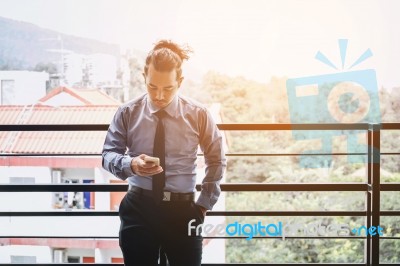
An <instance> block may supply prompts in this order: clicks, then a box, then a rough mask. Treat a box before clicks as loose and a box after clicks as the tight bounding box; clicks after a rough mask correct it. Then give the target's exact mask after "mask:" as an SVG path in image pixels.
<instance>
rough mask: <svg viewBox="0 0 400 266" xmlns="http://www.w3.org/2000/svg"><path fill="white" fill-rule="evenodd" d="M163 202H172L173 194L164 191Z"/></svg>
mask: <svg viewBox="0 0 400 266" xmlns="http://www.w3.org/2000/svg"><path fill="white" fill-rule="evenodd" d="M163 201H171V192H169V191H164V196H163Z"/></svg>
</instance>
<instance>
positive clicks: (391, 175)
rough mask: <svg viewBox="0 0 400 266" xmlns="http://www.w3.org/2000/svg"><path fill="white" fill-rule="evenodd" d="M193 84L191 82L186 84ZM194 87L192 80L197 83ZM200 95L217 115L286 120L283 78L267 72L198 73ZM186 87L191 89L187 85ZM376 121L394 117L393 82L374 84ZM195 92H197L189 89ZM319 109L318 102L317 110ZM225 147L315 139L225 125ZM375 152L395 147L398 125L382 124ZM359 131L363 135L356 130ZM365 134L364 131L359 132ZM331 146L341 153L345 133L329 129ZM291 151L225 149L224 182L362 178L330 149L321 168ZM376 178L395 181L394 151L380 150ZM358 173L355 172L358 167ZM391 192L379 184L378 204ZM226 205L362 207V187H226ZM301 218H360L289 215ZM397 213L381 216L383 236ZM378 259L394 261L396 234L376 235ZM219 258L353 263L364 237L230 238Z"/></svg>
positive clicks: (393, 227) (290, 147) (386, 202)
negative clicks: (264, 80) (305, 164)
mask: <svg viewBox="0 0 400 266" xmlns="http://www.w3.org/2000/svg"><path fill="white" fill-rule="evenodd" d="M193 87H194V86H193ZM196 90H198V88H197V87H196ZM200 90H201V92H202V95H206V97H203V99H201V100H203V101H204V99H208V102H209V101H212V102H220V103H221V104H222V106H221V108H222V110H221V111H222V115H223V122H224V123H290V117H289V111H288V110H289V108H288V100H287V94H286V78H272V79H271V81H270V82H269V83H268V84H261V83H257V82H253V81H250V80H246V79H244V78H243V77H228V76H226V75H221V74H219V73H216V72H209V73H207V74H206V75H205V76H204V79H203V83H202V84H201V86H200ZM189 91H190V89H189ZM379 94H380V95H379V97H380V109H381V115H382V121H383V122H400V88H394V89H392V90H391V91H388V90H385V89H383V88H382V89H381V90H380V92H379ZM192 96H196V95H192ZM316 112H318V110H316ZM225 134H226V136H227V139H228V144H229V153H245V154H249V153H250V154H257V153H269V154H274V153H275V154H276V153H301V152H302V151H306V150H308V149H312V148H310V147H314V146H315V145H319V144H318V140H317V141H314V140H307V141H295V140H293V137H292V136H291V133H290V132H285V131H269V132H262V131H256V132H247V131H246V132H244V131H236V132H225ZM381 136H382V140H383V141H382V143H381V150H382V152H398V151H399V150H400V147H399V144H398V140H399V139H400V132H398V131H384V132H382V135H381ZM361 137H362V136H361ZM364 138H366V136H364ZM332 145H333V151H334V152H343V153H346V150H347V145H346V139H345V138H343V137H335V139H334V140H333V144H332ZM298 162H299V161H298V157H297V156H291V157H281V156H267V157H262V156H231V157H229V161H228V168H227V172H226V180H227V181H226V182H229V183H326V182H330V183H335V182H338V183H345V182H366V176H365V175H363V173H365V170H363V169H365V164H360V163H359V164H351V163H348V162H347V158H346V156H333V158H332V163H331V165H330V167H328V168H319V169H306V168H301V167H300V166H299V164H298ZM381 167H382V168H381V173H382V177H381V179H382V182H400V174H399V171H400V164H399V160H398V157H396V156H395V155H383V156H382V157H381ZM360 173H361V174H360ZM398 198H399V193H398V192H382V195H381V202H382V205H381V208H382V209H384V210H398V209H400V206H399V201H398ZM226 209H227V210H241V211H245V210H247V211H249V210H257V211H272V210H297V211H300V210H331V211H338V210H364V209H365V193H364V192H360V193H357V192H293V191H292V192H290V191H289V192H264V193H262V192H229V193H227V196H226ZM289 218H290V217H227V222H228V223H230V222H234V221H238V220H239V221H241V222H247V223H255V222H256V221H259V220H260V219H261V220H262V221H264V220H265V219H267V220H269V221H271V220H272V221H273V222H276V221H278V220H279V219H280V220H281V221H288V220H289ZM296 220H301V221H303V222H305V223H307V222H312V221H320V222H321V223H328V224H329V223H333V222H336V223H347V224H349V226H361V225H363V224H364V219H363V217H318V219H316V218H315V217H296ZM398 224H399V218H397V217H395V216H393V217H392V216H389V217H382V219H381V225H382V226H383V227H384V229H385V230H384V233H385V236H400V229H399V228H398ZM380 252H381V261H382V262H385V263H399V261H400V258H399V256H398V254H400V241H399V240H390V239H388V240H384V241H381V248H380ZM226 259H227V262H231V263H305V262H308V263H360V262H363V260H364V241H362V240H357V239H334V240H329V239H287V240H285V241H282V240H280V239H252V240H251V241H247V240H244V239H229V240H227V241H226Z"/></svg>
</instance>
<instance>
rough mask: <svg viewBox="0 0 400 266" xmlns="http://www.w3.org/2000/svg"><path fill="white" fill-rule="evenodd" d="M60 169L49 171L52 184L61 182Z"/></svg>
mask: <svg viewBox="0 0 400 266" xmlns="http://www.w3.org/2000/svg"><path fill="white" fill-rule="evenodd" d="M61 174H62V173H61V170H53V171H52V172H51V181H52V183H53V184H60V183H61Z"/></svg>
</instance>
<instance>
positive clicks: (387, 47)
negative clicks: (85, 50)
mask: <svg viewBox="0 0 400 266" xmlns="http://www.w3.org/2000/svg"><path fill="white" fill-rule="evenodd" d="M399 11H400V1H398V0H352V1H349V0H323V1H321V0H276V1H273V0H258V1H257V0H218V1H215V0H202V1H189V0H186V1H183V0H170V1H168V0H164V1H161V0H160V1H158V0H146V1H132V0H85V1H80V0H0V16H2V17H6V18H12V19H15V20H20V21H26V22H31V23H34V24H36V25H38V26H40V27H43V28H48V29H52V30H56V31H60V32H62V33H66V34H71V35H75V36H81V37H88V38H92V39H97V40H101V41H106V42H111V43H117V44H120V45H121V47H122V48H135V49H140V50H142V51H148V50H150V49H151V47H152V44H154V43H155V42H156V41H157V40H159V39H162V38H167V39H172V40H174V41H177V42H178V43H188V44H189V45H190V46H191V47H192V48H193V50H194V52H195V53H194V55H193V56H192V58H191V59H190V61H188V64H190V66H191V67H194V68H196V69H198V70H199V71H201V72H205V71H207V70H215V71H218V72H220V73H224V74H228V75H230V76H238V75H240V76H244V77H246V78H249V79H253V80H256V81H260V82H265V83H266V82H268V81H269V80H270V78H271V76H286V77H290V78H292V77H307V76H315V75H322V74H333V73H340V72H343V71H352V70H363V69H375V71H376V73H377V80H378V85H379V86H380V87H381V86H385V87H387V88H391V87H394V86H399V87H400V75H399V73H400V67H399V64H400V28H399V27H398V26H397V25H400V16H399ZM338 39H348V47H347V56H346V61H345V64H344V68H343V69H342V66H341V65H342V63H341V57H340V52H339V47H338ZM367 49H371V51H372V53H373V56H372V57H370V58H369V59H367V60H366V61H364V62H363V63H361V64H359V65H358V66H356V67H354V68H352V69H351V70H349V66H350V65H351V64H352V63H353V62H354V61H356V59H357V58H358V57H359V56H360V55H361V54H362V53H363V52H364V51H366V50H367ZM318 51H320V52H321V53H323V54H324V55H325V56H326V57H327V58H329V60H330V61H331V62H332V63H333V64H335V65H337V66H338V69H334V68H331V67H329V66H327V65H326V64H323V63H321V62H320V61H318V60H316V59H315V55H316V53H317V52H318Z"/></svg>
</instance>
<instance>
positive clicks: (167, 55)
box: [144, 40, 192, 79]
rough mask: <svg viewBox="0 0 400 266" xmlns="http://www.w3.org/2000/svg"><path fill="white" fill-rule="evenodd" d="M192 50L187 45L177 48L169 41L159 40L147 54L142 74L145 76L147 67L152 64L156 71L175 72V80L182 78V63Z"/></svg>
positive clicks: (177, 46)
mask: <svg viewBox="0 0 400 266" xmlns="http://www.w3.org/2000/svg"><path fill="white" fill-rule="evenodd" d="M191 52H192V50H191V49H190V47H188V46H187V45H185V46H179V45H178V44H176V43H174V42H172V41H170V40H160V41H159V42H157V43H156V44H155V45H154V48H153V50H151V51H150V52H149V54H148V55H147V58H146V65H145V66H144V73H145V74H146V75H147V71H148V69H149V65H150V64H153V66H154V68H155V69H156V70H157V71H172V70H173V69H175V70H176V78H177V79H179V78H180V77H181V76H182V68H181V66H182V62H183V60H187V59H189V53H191Z"/></svg>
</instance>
